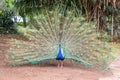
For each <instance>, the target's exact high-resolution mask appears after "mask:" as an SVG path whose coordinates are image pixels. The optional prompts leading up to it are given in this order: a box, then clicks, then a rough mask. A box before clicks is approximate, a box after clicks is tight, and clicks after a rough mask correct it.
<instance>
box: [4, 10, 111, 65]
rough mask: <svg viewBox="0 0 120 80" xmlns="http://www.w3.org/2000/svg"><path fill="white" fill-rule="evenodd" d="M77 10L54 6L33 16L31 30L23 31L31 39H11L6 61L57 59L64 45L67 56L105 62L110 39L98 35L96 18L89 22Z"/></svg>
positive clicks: (89, 62)
mask: <svg viewBox="0 0 120 80" xmlns="http://www.w3.org/2000/svg"><path fill="white" fill-rule="evenodd" d="M74 13H75V12H74V11H67V12H66V13H62V12H60V11H59V10H54V11H46V12H45V15H44V16H40V17H33V22H31V23H30V25H31V27H30V29H32V31H29V32H25V33H24V36H26V37H27V38H28V39H29V40H28V41H24V40H17V39H11V40H10V41H9V44H10V45H11V46H10V48H9V50H8V52H7V54H6V61H7V62H8V63H9V64H11V65H23V64H27V63H32V64H37V63H39V62H42V61H45V60H49V59H55V58H56V56H57V54H58V51H59V48H60V47H59V45H61V48H62V50H63V51H62V53H63V56H64V57H65V58H67V59H72V60H75V61H77V62H79V63H81V64H82V65H85V66H92V65H99V66H103V65H105V64H106V62H107V60H108V55H109V52H110V49H109V48H108V46H107V42H103V41H100V40H98V39H97V38H96V26H95V23H94V22H87V21H86V18H85V17H83V16H82V15H76V14H74Z"/></svg>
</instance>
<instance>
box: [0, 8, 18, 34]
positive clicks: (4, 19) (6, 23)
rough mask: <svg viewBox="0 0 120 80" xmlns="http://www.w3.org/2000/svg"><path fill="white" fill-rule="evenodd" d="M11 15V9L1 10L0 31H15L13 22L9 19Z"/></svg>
mask: <svg viewBox="0 0 120 80" xmlns="http://www.w3.org/2000/svg"><path fill="white" fill-rule="evenodd" d="M13 16H14V12H13V11H11V10H3V11H2V12H1V13H0V27H1V28H2V29H3V30H2V32H1V33H3V34H8V33H16V30H15V25H14V22H13V21H12V19H11V18H12V17H13Z"/></svg>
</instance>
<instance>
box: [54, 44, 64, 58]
mask: <svg viewBox="0 0 120 80" xmlns="http://www.w3.org/2000/svg"><path fill="white" fill-rule="evenodd" d="M56 60H64V56H63V52H62V47H61V45H59V49H58V54H57V57H56Z"/></svg>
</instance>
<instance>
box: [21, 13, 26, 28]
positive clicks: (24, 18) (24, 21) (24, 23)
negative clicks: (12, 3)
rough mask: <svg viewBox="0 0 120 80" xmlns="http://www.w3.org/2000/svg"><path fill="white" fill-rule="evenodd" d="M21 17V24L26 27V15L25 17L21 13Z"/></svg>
mask: <svg viewBox="0 0 120 80" xmlns="http://www.w3.org/2000/svg"><path fill="white" fill-rule="evenodd" d="M22 17H23V26H24V27H26V26H27V23H26V17H25V15H23V16H22Z"/></svg>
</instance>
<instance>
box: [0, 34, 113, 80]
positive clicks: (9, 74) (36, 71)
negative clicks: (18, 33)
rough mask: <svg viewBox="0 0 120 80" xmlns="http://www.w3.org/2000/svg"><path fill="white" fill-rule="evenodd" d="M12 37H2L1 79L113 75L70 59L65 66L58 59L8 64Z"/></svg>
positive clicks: (86, 79)
mask: <svg viewBox="0 0 120 80" xmlns="http://www.w3.org/2000/svg"><path fill="white" fill-rule="evenodd" d="M10 38H11V37H7V36H6V37H3V36H1V37H0V80H105V79H103V78H106V77H111V76H112V75H113V73H112V72H111V70H107V71H102V70H97V69H93V68H89V67H86V68H83V67H80V65H78V64H77V63H74V62H72V63H71V62H70V61H66V62H65V63H64V64H65V65H64V67H63V68H58V67H57V64H56V61H50V62H49V61H48V62H45V63H41V64H38V65H30V64H28V65H23V66H17V67H11V66H8V65H6V64H5V62H4V54H5V53H6V51H7V49H8V48H9V45H7V40H8V39H10ZM106 80H110V79H106ZM111 80H112V79H111Z"/></svg>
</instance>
